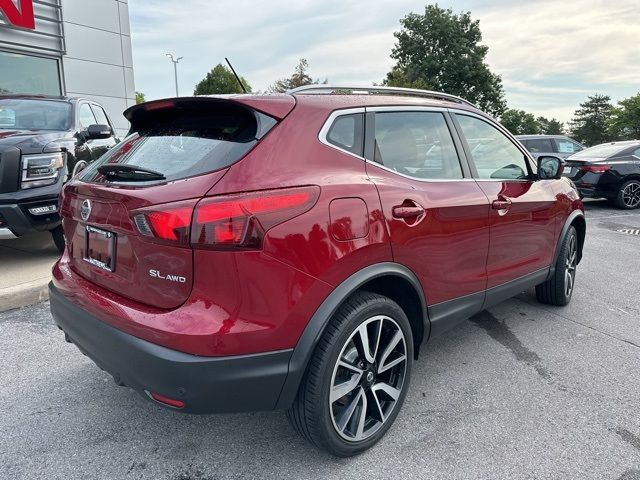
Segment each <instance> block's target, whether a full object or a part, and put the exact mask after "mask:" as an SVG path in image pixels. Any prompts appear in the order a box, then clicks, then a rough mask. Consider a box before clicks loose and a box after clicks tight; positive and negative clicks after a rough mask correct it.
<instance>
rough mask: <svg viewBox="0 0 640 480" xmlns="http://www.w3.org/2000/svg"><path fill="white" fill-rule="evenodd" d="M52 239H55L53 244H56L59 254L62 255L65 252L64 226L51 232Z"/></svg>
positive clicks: (59, 226)
mask: <svg viewBox="0 0 640 480" xmlns="http://www.w3.org/2000/svg"><path fill="white" fill-rule="evenodd" d="M51 237H52V238H53V243H55V245H56V248H57V249H58V252H60V254H62V253H63V252H64V230H63V229H62V225H58V226H57V227H56V228H54V229H53V230H51Z"/></svg>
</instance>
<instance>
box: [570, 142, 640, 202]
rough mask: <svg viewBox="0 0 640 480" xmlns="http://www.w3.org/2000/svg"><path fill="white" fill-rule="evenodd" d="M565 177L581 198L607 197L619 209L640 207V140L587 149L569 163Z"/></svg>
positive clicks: (573, 156) (606, 144)
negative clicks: (570, 181)
mask: <svg viewBox="0 0 640 480" xmlns="http://www.w3.org/2000/svg"><path fill="white" fill-rule="evenodd" d="M564 175H565V176H566V177H568V178H570V179H571V180H572V181H573V182H574V183H575V184H576V186H577V187H578V191H579V192H580V195H582V196H583V197H590V198H606V199H607V200H609V201H610V202H611V203H613V204H615V205H616V206H617V207H619V208H623V209H632V208H638V207H640V140H629V141H625V142H611V143H603V144H601V145H596V146H595V147H591V148H587V149H586V150H582V151H581V152H578V153H576V154H575V155H571V156H570V157H569V158H568V159H567V160H566V167H565V173H564Z"/></svg>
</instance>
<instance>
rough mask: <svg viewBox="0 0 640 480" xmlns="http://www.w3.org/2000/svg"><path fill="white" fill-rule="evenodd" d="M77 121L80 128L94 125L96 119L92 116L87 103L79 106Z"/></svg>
mask: <svg viewBox="0 0 640 480" xmlns="http://www.w3.org/2000/svg"><path fill="white" fill-rule="evenodd" d="M78 120H79V121H80V125H81V126H82V128H88V127H89V125H95V124H96V123H98V122H96V117H94V116H93V112H92V111H91V107H90V106H89V104H88V103H83V104H82V105H80V110H79V111H78Z"/></svg>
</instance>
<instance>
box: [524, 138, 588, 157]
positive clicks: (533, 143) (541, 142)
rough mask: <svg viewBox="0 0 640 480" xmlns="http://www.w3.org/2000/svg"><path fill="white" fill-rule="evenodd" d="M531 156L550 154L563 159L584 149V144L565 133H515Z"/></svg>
mask: <svg viewBox="0 0 640 480" xmlns="http://www.w3.org/2000/svg"><path fill="white" fill-rule="evenodd" d="M516 138H517V139H518V140H519V141H520V143H522V145H524V148H526V149H527V150H529V153H531V155H532V156H533V158H538V157H541V156H543V157H544V156H552V157H558V158H561V159H563V160H564V159H565V158H567V157H569V156H570V155H573V154H574V153H576V152H579V151H581V150H584V149H585V146H584V145H581V144H580V143H578V142H576V141H575V140H573V139H572V138H569V137H567V136H565V135H516Z"/></svg>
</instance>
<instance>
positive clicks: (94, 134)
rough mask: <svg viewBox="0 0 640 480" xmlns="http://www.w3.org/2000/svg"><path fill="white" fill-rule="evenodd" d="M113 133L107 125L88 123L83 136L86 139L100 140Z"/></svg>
mask: <svg viewBox="0 0 640 480" xmlns="http://www.w3.org/2000/svg"><path fill="white" fill-rule="evenodd" d="M111 135H113V131H112V130H111V127H110V126H109V125H89V128H87V130H86V132H85V134H84V138H86V139H87V140H100V139H102V138H109V137H110V136H111Z"/></svg>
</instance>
